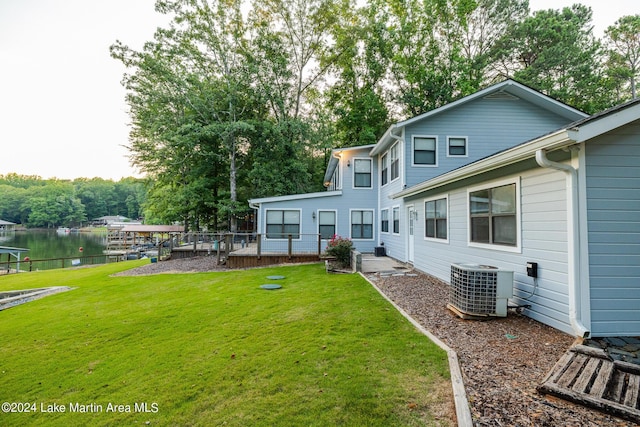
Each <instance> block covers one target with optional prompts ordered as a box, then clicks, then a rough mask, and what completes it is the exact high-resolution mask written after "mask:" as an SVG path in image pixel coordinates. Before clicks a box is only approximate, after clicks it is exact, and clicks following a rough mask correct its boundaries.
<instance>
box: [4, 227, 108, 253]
mask: <svg viewBox="0 0 640 427" xmlns="http://www.w3.org/2000/svg"><path fill="white" fill-rule="evenodd" d="M0 246H11V247H14V248H26V249H29V252H26V253H24V254H23V256H28V257H29V258H31V259H48V258H67V257H75V256H88V255H102V252H103V251H104V250H105V249H106V247H107V234H106V233H67V234H61V233H57V232H56V230H29V231H15V232H10V233H0ZM80 248H82V251H80ZM3 261H4V260H3Z"/></svg>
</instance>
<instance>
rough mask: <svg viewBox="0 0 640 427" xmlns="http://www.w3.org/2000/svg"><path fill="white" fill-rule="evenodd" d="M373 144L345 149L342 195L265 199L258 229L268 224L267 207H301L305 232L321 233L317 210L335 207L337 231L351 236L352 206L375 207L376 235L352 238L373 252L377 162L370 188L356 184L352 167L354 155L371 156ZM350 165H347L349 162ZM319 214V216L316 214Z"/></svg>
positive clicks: (341, 172)
mask: <svg viewBox="0 0 640 427" xmlns="http://www.w3.org/2000/svg"><path fill="white" fill-rule="evenodd" d="M369 150H370V148H363V149H352V150H345V151H343V152H342V157H341V162H340V164H339V165H338V168H340V175H341V177H342V178H341V181H342V195H341V196H330V197H327V196H323V197H317V198H304V197H303V196H304V195H301V197H300V198H299V199H297V198H295V196H294V197H292V198H291V199H290V200H284V201H282V200H280V201H272V202H262V203H261V204H260V212H259V213H258V221H259V224H258V231H259V232H264V230H265V228H266V225H265V220H266V214H265V212H266V210H267V209H299V210H300V211H301V215H300V218H301V219H300V222H301V225H300V228H301V233H302V234H317V233H318V219H317V215H318V211H319V210H335V211H337V213H336V216H337V218H336V222H337V224H336V234H338V235H339V236H342V237H351V236H350V235H351V219H350V210H373V212H374V222H373V236H374V238H373V239H371V240H368V239H367V240H359V239H355V240H354V241H353V244H354V247H355V248H356V249H357V250H359V251H361V252H373V251H374V247H375V246H377V240H376V236H377V234H378V229H379V226H380V224H379V212H378V202H377V194H378V164H377V162H375V161H372V179H371V183H372V187H371V188H353V170H354V166H355V164H354V159H355V158H368V152H369ZM348 162H349V163H350V166H347V163H348ZM314 213H315V214H316V219H314V218H313V214H314ZM325 247H326V241H325V242H323V243H322V249H323V250H324V249H325Z"/></svg>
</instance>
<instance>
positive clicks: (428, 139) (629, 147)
mask: <svg viewBox="0 0 640 427" xmlns="http://www.w3.org/2000/svg"><path fill="white" fill-rule="evenodd" d="M637 165H640V101H636V102H631V103H628V104H624V105H622V106H619V107H616V108H614V109H611V110H609V111H606V112H603V113H600V114H597V115H594V116H591V117H587V116H586V115H585V114H583V113H581V112H579V111H577V110H575V109H572V108H570V107H568V106H566V105H564V104H562V103H559V102H557V101H555V100H553V99H550V98H548V97H546V96H544V95H542V94H540V93H538V92H536V91H534V90H532V89H530V88H527V87H525V86H523V85H520V84H518V83H516V82H513V81H510V80H507V81H505V82H502V83H499V84H497V85H494V86H491V87H489V88H487V89H485V90H482V91H480V92H477V93H476V94H473V95H470V96H468V97H465V98H462V99H460V100H458V101H456V102H453V103H451V104H448V105H446V106H444V107H441V108H438V109H436V110H433V111H431V112H428V113H426V114H423V115H421V116H418V117H415V118H412V119H409V120H406V121H403V122H400V123H397V124H395V125H393V126H391V127H390V128H389V130H388V131H387V132H386V133H385V135H384V136H383V137H382V138H381V139H380V141H379V142H378V143H377V144H375V145H374V146H366V147H352V148H345V149H335V150H333V152H332V158H331V160H330V162H329V164H328V167H327V173H326V175H325V181H326V182H325V186H327V189H328V191H327V192H321V193H313V194H303V195H291V196H283V197H272V198H262V199H254V200H251V201H250V203H251V206H252V207H254V208H255V209H257V210H258V232H259V233H266V234H269V231H270V230H271V231H273V230H276V229H277V230H282V231H283V232H292V231H297V232H299V233H323V234H324V235H325V236H328V235H329V234H331V233H334V234H339V235H342V236H344V237H349V238H351V239H352V240H353V241H354V245H355V247H356V248H357V249H358V250H360V251H361V252H373V250H374V248H375V247H376V246H378V245H380V244H381V243H384V246H385V248H386V252H387V255H390V256H392V257H394V258H396V259H398V260H400V261H405V262H410V263H413V265H414V266H415V267H416V268H417V269H419V270H422V271H425V272H427V273H429V274H432V275H434V276H436V277H439V278H441V279H443V280H445V281H449V280H450V269H451V264H452V263H461V262H462V263H477V264H485V265H491V266H495V267H498V268H501V269H506V270H510V271H513V272H514V295H515V297H514V298H512V300H511V301H512V302H513V303H514V304H518V305H520V306H527V308H526V309H525V310H524V313H525V314H526V315H528V316H530V317H532V318H534V319H536V320H538V321H540V322H542V323H545V324H547V325H550V326H553V327H555V328H557V329H559V330H562V331H564V332H567V333H570V334H574V335H577V336H589V335H590V336H616V335H617V336H625V335H626V336H629V335H640V309H639V307H640V167H638V166H637ZM321 214H322V215H321ZM274 237H275V236H274ZM266 238H268V236H267V237H266ZM531 262H535V263H537V265H538V277H537V278H536V279H533V278H531V277H529V276H527V274H526V264H527V263H531Z"/></svg>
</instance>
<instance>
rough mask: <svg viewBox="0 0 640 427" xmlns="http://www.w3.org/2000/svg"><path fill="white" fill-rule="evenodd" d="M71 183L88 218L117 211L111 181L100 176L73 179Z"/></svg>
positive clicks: (91, 218)
mask: <svg viewBox="0 0 640 427" xmlns="http://www.w3.org/2000/svg"><path fill="white" fill-rule="evenodd" d="M73 184H74V187H75V191H76V195H77V196H78V198H79V199H80V202H82V204H83V205H84V209H85V213H86V215H87V218H88V219H90V220H93V219H96V218H99V217H101V216H105V215H116V214H117V213H118V211H117V202H118V201H117V200H116V194H115V184H114V182H113V181H111V180H104V179H102V178H92V179H87V178H80V179H76V180H74V182H73Z"/></svg>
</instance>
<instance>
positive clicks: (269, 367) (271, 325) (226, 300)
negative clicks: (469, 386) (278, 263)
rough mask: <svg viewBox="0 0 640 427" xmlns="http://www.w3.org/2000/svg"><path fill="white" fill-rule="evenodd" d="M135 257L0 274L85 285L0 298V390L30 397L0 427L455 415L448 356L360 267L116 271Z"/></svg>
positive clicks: (1, 280) (443, 420)
mask: <svg viewBox="0 0 640 427" xmlns="http://www.w3.org/2000/svg"><path fill="white" fill-rule="evenodd" d="M140 262H141V261H132V262H127V263H120V264H109V265H105V266H100V267H93V268H83V269H77V270H56V271H44V272H37V273H29V274H19V275H11V276H4V277H0V290H9V289H26V288H36V287H43V286H54V285H55V286H72V287H75V288H76V289H74V290H73V291H69V292H65V293H61V294H56V295H51V296H48V297H46V298H43V299H40V300H37V301H33V302H30V303H28V304H23V305H21V306H17V307H13V308H11V309H8V310H5V311H0V340H1V344H0V402H20V403H21V404H22V403H29V407H28V409H31V410H34V409H35V412H30V413H2V412H0V425H3V426H11V425H15V426H18V425H20V426H23V425H29V424H33V425H60V426H74V425H77V426H81V425H104V426H108V425H123V424H126V425H136V424H138V425H144V424H145V423H148V424H149V425H163V426H164V425H181V426H184V425H203V426H204V425H206V426H209V425H211V426H213V425H228V426H234V425H235V426H246V425H254V426H261V425H264V426H276V425H277V426H301V425H305V426H316V425H317V426H327V425H344V426H376V425H379V426H391V425H393V426H400V425H451V421H450V419H448V417H449V415H448V412H449V411H450V410H451V404H450V402H451V396H450V383H449V372H448V365H447V357H446V354H445V353H444V352H443V351H441V350H440V349H439V348H437V347H436V346H435V345H434V344H433V343H431V342H430V341H429V340H428V339H426V338H425V337H424V336H422V335H421V334H419V333H418V332H416V331H415V329H414V328H413V327H412V326H411V325H410V324H409V323H408V322H407V321H406V320H405V319H404V318H402V316H400V314H399V313H397V312H396V311H395V310H394V309H393V308H392V307H391V306H390V305H389V304H388V303H387V302H386V301H385V300H384V299H383V298H382V297H381V296H380V295H379V294H378V293H377V292H376V291H375V290H374V289H372V287H371V286H370V285H369V284H368V283H367V282H366V281H365V280H363V279H362V278H361V277H360V276H358V275H327V274H326V273H325V271H324V267H323V266H321V265H304V266H289V267H277V268H268V269H255V270H247V271H233V272H222V273H202V274H171V275H169V274H163V275H155V276H138V277H111V276H110V275H111V274H112V273H114V272H117V271H120V270H124V269H126V268H130V267H132V266H136V265H137V264H139V263H140ZM273 274H278V275H284V276H286V278H285V279H284V280H281V281H279V284H282V285H283V288H282V289H280V290H275V291H266V290H263V289H260V288H259V286H260V285H261V284H264V283H269V282H270V281H269V280H267V278H266V276H268V275H273ZM31 404H35V405H31ZM144 404H146V408H145V406H144ZM83 405H84V406H83ZM117 405H122V406H117ZM61 408H62V409H64V410H65V412H64V413H61V412H43V411H46V410H50V411H51V410H56V409H57V410H61ZM14 409H17V405H14ZM145 409H146V411H147V412H144V410H145ZM79 410H86V411H87V413H79V412H78V411H79ZM120 411H124V412H120ZM128 411H131V412H128ZM141 411H142V412H141Z"/></svg>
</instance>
